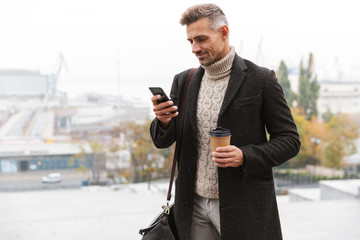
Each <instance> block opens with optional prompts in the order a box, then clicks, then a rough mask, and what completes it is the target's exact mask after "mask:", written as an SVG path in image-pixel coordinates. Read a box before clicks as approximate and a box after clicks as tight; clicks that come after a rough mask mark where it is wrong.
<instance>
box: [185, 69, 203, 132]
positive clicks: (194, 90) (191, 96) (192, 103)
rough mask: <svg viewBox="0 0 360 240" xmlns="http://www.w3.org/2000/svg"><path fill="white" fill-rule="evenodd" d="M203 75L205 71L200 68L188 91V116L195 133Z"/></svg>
mask: <svg viewBox="0 0 360 240" xmlns="http://www.w3.org/2000/svg"><path fill="white" fill-rule="evenodd" d="M203 75H204V69H203V68H201V67H199V68H198V70H196V72H195V73H194V76H193V79H192V80H191V82H190V85H189V89H188V98H187V108H186V115H187V116H188V117H189V119H190V124H191V126H192V128H193V131H194V133H195V132H196V110H197V98H198V95H199V90H200V84H201V80H202V77H203ZM185 117H186V116H185Z"/></svg>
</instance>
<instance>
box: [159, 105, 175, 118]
mask: <svg viewBox="0 0 360 240" xmlns="http://www.w3.org/2000/svg"><path fill="white" fill-rule="evenodd" d="M177 110H178V107H177V106H172V107H167V108H162V109H160V110H157V111H154V112H155V115H156V116H163V115H170V114H174V113H175V112H176V111H177Z"/></svg>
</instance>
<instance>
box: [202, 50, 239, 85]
mask: <svg viewBox="0 0 360 240" xmlns="http://www.w3.org/2000/svg"><path fill="white" fill-rule="evenodd" d="M234 58H235V48H234V47H233V46H231V48H230V52H229V53H228V54H227V55H226V56H225V57H223V58H222V59H220V60H219V61H217V62H215V63H213V64H211V65H210V66H203V65H201V67H202V68H204V69H205V75H206V76H207V78H209V79H210V80H218V79H222V78H224V77H226V76H227V75H230V72H231V68H232V64H233V61H234Z"/></svg>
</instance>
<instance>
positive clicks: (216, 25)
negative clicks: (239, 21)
mask: <svg viewBox="0 0 360 240" xmlns="http://www.w3.org/2000/svg"><path fill="white" fill-rule="evenodd" d="M204 17H206V18H208V19H209V21H210V27H211V28H212V29H213V30H215V31H218V30H219V29H220V28H221V27H222V26H224V25H226V26H229V24H228V21H227V19H226V17H225V14H224V12H223V11H222V10H221V9H220V8H219V7H218V6H217V5H215V4H211V3H206V4H200V5H195V6H192V7H189V8H188V9H186V11H185V12H184V13H183V14H182V15H181V19H180V24H181V25H189V24H191V23H194V22H196V21H197V20H199V19H201V18H204Z"/></svg>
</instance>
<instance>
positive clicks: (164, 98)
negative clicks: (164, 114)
mask: <svg viewBox="0 0 360 240" xmlns="http://www.w3.org/2000/svg"><path fill="white" fill-rule="evenodd" d="M149 89H150V91H151V93H152V94H153V95H154V96H155V95H158V94H159V95H161V98H160V99H159V100H158V103H162V102H166V101H169V97H168V96H167V95H166V93H165V92H164V90H163V89H162V88H161V87H149Z"/></svg>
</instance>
